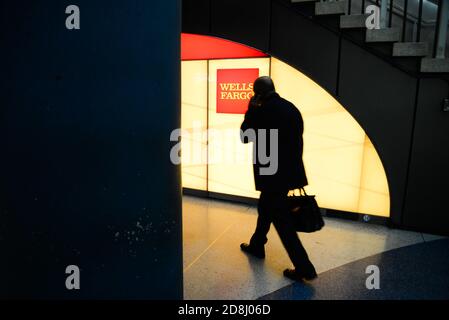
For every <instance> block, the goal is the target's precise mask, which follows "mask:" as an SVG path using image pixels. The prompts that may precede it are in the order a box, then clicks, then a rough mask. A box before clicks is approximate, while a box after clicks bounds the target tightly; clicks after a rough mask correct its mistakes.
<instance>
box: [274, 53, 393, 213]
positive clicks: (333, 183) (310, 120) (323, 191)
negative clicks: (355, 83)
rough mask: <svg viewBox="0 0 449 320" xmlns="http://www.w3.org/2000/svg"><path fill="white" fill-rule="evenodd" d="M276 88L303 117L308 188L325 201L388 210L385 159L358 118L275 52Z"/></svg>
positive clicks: (363, 209)
mask: <svg viewBox="0 0 449 320" xmlns="http://www.w3.org/2000/svg"><path fill="white" fill-rule="evenodd" d="M271 77H272V78H273V81H274V83H275V86H276V90H277V91H278V93H279V94H280V95H281V96H282V97H284V98H286V99H288V100H290V101H291V102H292V103H294V104H295V105H296V107H297V108H298V109H299V110H300V111H301V114H302V116H303V118H304V164H305V167H306V171H307V177H308V179H309V186H308V187H307V190H308V191H309V192H310V193H313V194H316V196H317V201H318V203H319V205H320V206H321V207H324V208H329V209H336V210H343V211H352V212H360V213H368V214H373V215H380V216H389V205H390V203H389V192H388V183H387V178H386V175H385V171H384V169H383V166H382V163H381V161H380V159H379V157H378V155H377V153H376V151H375V149H374V147H373V146H372V144H371V142H370V141H369V139H368V138H367V137H366V134H365V132H364V130H363V129H362V128H361V127H360V125H359V124H358V123H357V121H355V119H354V118H353V117H352V116H351V115H350V114H349V113H348V112H347V111H346V110H345V109H344V108H343V106H341V105H340V103H339V102H338V101H337V100H335V99H334V98H333V97H332V96H331V95H330V94H329V93H327V92H326V91H325V90H324V89H323V88H321V87H320V86H319V85H318V84H316V83H315V82H314V81H312V80H311V79H310V78H308V77H307V76H305V75H304V74H302V73H301V72H299V71H297V70H296V69H294V68H292V67H290V66H289V65H287V64H285V63H283V62H281V61H279V60H277V59H275V58H272V59H271Z"/></svg>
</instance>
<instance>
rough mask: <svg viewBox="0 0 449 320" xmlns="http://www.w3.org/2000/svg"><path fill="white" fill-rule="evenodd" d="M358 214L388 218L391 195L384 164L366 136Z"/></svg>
mask: <svg viewBox="0 0 449 320" xmlns="http://www.w3.org/2000/svg"><path fill="white" fill-rule="evenodd" d="M358 212H362V213H368V214H372V215H376V216H384V217H388V216H389V212H390V195H389V192H388V182H387V179H386V176H385V171H384V168H383V166H382V162H381V160H380V158H379V155H378V154H377V152H376V150H375V149H374V146H373V144H372V143H371V141H370V140H369V138H368V136H366V140H365V148H364V155H363V163H362V179H361V182H360V201H359V208H358Z"/></svg>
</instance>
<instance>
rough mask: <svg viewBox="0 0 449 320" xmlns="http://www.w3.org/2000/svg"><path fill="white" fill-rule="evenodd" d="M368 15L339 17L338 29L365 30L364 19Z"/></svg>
mask: <svg viewBox="0 0 449 320" xmlns="http://www.w3.org/2000/svg"><path fill="white" fill-rule="evenodd" d="M368 17H369V15H368V14H350V15H344V16H340V28H342V29H349V28H366V19H367V18H368Z"/></svg>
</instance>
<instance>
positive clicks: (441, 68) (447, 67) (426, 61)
mask: <svg viewBox="0 0 449 320" xmlns="http://www.w3.org/2000/svg"><path fill="white" fill-rule="evenodd" d="M421 72H437V73H442V72H449V59H438V58H423V59H421Z"/></svg>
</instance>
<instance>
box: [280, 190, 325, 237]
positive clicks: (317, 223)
mask: <svg viewBox="0 0 449 320" xmlns="http://www.w3.org/2000/svg"><path fill="white" fill-rule="evenodd" d="M287 203H288V207H289V210H290V212H291V214H292V215H293V220H294V224H295V229H296V231H298V232H307V233H310V232H315V231H318V230H321V228H322V227H323V226H324V220H323V217H322V216H321V212H320V208H319V207H318V203H317V202H316V200H315V196H313V195H308V194H307V193H306V191H305V190H304V188H301V189H300V191H299V195H295V194H294V192H293V194H290V193H289V195H288V196H287Z"/></svg>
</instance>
